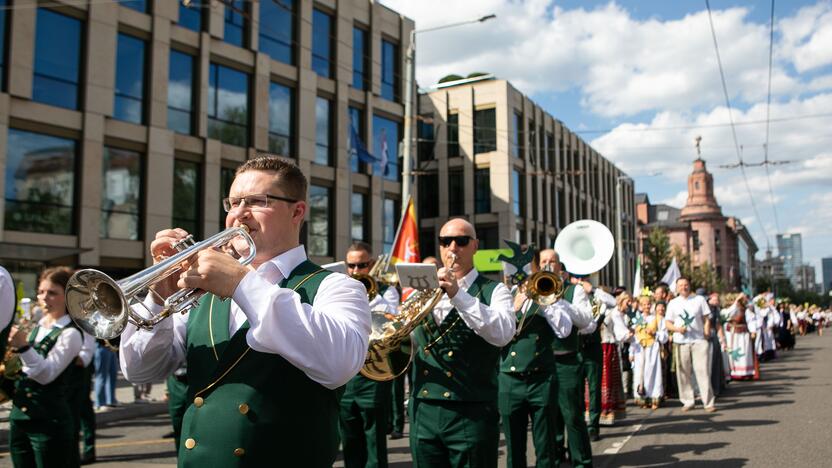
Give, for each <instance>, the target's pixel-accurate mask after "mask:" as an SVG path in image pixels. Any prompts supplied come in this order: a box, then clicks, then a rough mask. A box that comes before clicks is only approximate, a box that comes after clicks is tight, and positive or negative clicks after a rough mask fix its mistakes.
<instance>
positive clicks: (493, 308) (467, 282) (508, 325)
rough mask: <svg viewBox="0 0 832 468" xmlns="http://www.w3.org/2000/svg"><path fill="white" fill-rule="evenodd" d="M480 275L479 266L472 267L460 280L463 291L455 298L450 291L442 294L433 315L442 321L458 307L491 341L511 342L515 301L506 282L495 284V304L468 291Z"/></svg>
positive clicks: (496, 343) (473, 327) (470, 325)
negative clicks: (486, 302) (450, 295)
mask: <svg viewBox="0 0 832 468" xmlns="http://www.w3.org/2000/svg"><path fill="white" fill-rule="evenodd" d="M478 275H479V273H478V272H477V270H476V268H472V269H471V271H469V272H468V274H466V275H465V276H464V277H463V278H462V279H460V280H457V283H458V284H459V291H458V292H457V293H456V295H455V296H454V298H453V299H449V298H448V295H447V294H444V295H442V299H440V300H439V303H438V304H436V307H434V308H433V311H432V314H433V319H434V321H435V322H436V324H437V325H439V324H441V323H442V321H443V320H445V317H447V316H448V314H449V313H450V312H451V310H452V309H453V308H456V310H457V312H459V316H460V317H461V318H462V321H463V322H465V325H468V328H470V329H471V330H474V333H476V334H477V335H479V336H480V337H482V339H484V340H485V341H487V342H488V343H490V344H492V345H494V346H497V347H499V348H502V347H503V346H505V345H507V344H509V342H511V339H512V338H513V337H514V332H515V331H516V328H515V326H516V325H515V324H516V322H517V316H516V315H515V314H514V301H513V299H512V297H511V292H509V290H508V288H507V287H506V285H504V284H503V283H498V284H497V286H496V287H495V288H494V292H493V293H492V295H491V305H485V304H483V303H482V302H481V301H480V300H479V299H478V298H476V297H473V296H471V295H470V294H468V288H469V287H471V285H472V284H474V281H475V280H476V279H477V276H478Z"/></svg>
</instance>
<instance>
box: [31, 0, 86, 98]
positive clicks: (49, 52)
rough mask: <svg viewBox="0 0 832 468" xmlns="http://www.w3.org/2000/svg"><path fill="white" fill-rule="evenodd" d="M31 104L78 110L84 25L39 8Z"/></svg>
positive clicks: (76, 20)
mask: <svg viewBox="0 0 832 468" xmlns="http://www.w3.org/2000/svg"><path fill="white" fill-rule="evenodd" d="M35 31H36V32H35V64H34V65H35V70H34V76H33V79H32V100H34V101H37V102H42V103H44V104H50V105H53V106H58V107H65V108H67V109H78V102H79V84H80V81H81V37H82V36H81V33H82V31H83V23H82V22H81V21H80V20H78V19H76V18H72V17H69V16H66V15H62V14H60V13H55V12H54V11H52V10H47V9H45V8H38V14H37V23H36V25H35Z"/></svg>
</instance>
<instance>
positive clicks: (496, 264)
mask: <svg viewBox="0 0 832 468" xmlns="http://www.w3.org/2000/svg"><path fill="white" fill-rule="evenodd" d="M500 254H503V255H505V256H506V257H511V256H512V252H511V249H486V250H478V251H477V253H475V254H474V268H476V269H477V271H479V272H482V273H493V272H496V271H503V263H502V262H500V261H499V260H497V257H499V256H500Z"/></svg>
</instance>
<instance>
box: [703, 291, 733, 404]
mask: <svg viewBox="0 0 832 468" xmlns="http://www.w3.org/2000/svg"><path fill="white" fill-rule="evenodd" d="M708 308H709V309H711V315H710V317H708V320H710V321H711V336H709V337H707V338H708V340H710V342H711V388H713V389H714V395H717V396H719V394H720V393H722V390H723V389H724V388H725V383H726V375H727V374H728V371H727V368H726V367H724V363H725V362H726V360H725V359H723V356H722V350H723V349H725V331H724V330H723V328H722V320H721V318H720V310H722V308H721V307H720V302H719V294H717V293H711V294H710V295H708Z"/></svg>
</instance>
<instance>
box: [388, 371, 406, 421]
mask: <svg viewBox="0 0 832 468" xmlns="http://www.w3.org/2000/svg"><path fill="white" fill-rule="evenodd" d="M406 375H407V372H405V373H404V374H402V375H400V376H398V377H396V378H395V379H393V382H391V383H392V385H391V392H390V395H391V398H392V401H391V403H390V409H391V411H390V418H389V419H390V426H391V429H393V430H394V431H396V432H400V433H401V432H404V379H405V376H406Z"/></svg>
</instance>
